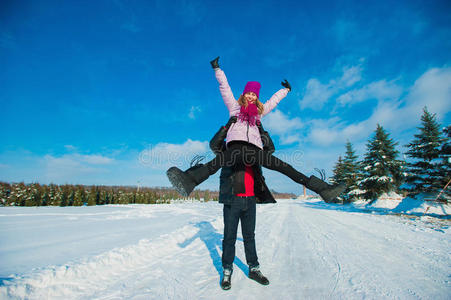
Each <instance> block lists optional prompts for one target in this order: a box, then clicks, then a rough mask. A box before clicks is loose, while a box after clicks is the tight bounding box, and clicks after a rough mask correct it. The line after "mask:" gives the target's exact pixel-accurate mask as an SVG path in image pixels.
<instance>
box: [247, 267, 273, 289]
mask: <svg viewBox="0 0 451 300" xmlns="http://www.w3.org/2000/svg"><path fill="white" fill-rule="evenodd" d="M249 278H250V279H253V280H255V281H257V282H258V283H260V284H263V285H268V284H269V280H268V278H266V277H265V276H263V274H262V272H261V271H260V267H259V266H256V267H251V268H249Z"/></svg>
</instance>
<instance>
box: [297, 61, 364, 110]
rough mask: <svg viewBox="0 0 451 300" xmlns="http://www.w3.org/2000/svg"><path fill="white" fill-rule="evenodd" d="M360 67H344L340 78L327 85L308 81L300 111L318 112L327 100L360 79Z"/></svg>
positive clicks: (316, 81) (317, 81)
mask: <svg viewBox="0 0 451 300" xmlns="http://www.w3.org/2000/svg"><path fill="white" fill-rule="evenodd" d="M361 73H362V67H361V66H360V65H357V66H352V67H344V68H343V69H342V75H341V77H338V78H334V79H331V80H330V81H329V82H328V83H326V84H324V83H321V82H320V81H319V80H318V79H316V78H312V79H309V80H308V82H307V86H306V91H305V93H304V97H303V98H302V100H301V101H300V106H301V108H302V109H304V108H311V109H314V110H320V109H321V108H323V106H324V104H325V103H326V102H327V101H329V99H330V98H331V97H332V96H333V95H335V94H337V93H338V92H340V91H343V90H344V89H347V88H349V87H351V86H353V85H354V84H355V83H357V82H359V81H360V80H361V79H362V76H361Z"/></svg>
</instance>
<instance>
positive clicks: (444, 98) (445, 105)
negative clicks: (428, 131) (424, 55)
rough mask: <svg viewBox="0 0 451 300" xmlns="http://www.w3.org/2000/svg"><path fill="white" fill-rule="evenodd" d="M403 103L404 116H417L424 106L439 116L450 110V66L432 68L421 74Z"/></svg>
mask: <svg viewBox="0 0 451 300" xmlns="http://www.w3.org/2000/svg"><path fill="white" fill-rule="evenodd" d="M405 103H406V107H405V108H404V110H405V111H406V113H407V114H406V117H413V116H415V115H416V116H418V113H421V111H422V109H423V107H424V106H427V107H428V110H429V111H430V112H432V113H436V114H437V116H438V117H439V118H441V117H443V116H444V115H445V114H446V113H448V112H449V111H450V110H451V67H444V68H433V69H430V70H428V71H427V72H425V73H424V74H423V75H421V77H420V78H418V79H417V80H416V81H415V84H414V85H413V87H412V88H411V89H410V91H409V94H408V96H407V97H406V101H405ZM417 119H418V117H417Z"/></svg>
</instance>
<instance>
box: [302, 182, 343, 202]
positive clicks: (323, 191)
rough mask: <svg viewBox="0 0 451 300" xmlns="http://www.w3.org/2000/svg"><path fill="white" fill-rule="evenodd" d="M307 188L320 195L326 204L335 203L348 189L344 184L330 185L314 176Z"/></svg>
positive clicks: (306, 185)
mask: <svg viewBox="0 0 451 300" xmlns="http://www.w3.org/2000/svg"><path fill="white" fill-rule="evenodd" d="M305 187H306V188H308V189H309V190H312V191H314V192H315V193H317V194H318V195H320V196H321V198H323V200H324V201H326V202H332V201H334V200H335V199H336V198H337V197H338V196H339V195H340V194H341V193H343V192H344V190H345V189H346V186H345V185H344V184H339V185H330V184H328V183H327V182H325V181H323V180H321V179H319V178H318V177H316V176H314V175H312V176H310V178H309V180H308V181H307V183H306V184H305Z"/></svg>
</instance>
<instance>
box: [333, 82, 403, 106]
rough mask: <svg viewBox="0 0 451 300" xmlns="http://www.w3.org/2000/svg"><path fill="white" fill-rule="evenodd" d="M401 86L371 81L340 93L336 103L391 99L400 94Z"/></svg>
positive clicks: (345, 103)
mask: <svg viewBox="0 0 451 300" xmlns="http://www.w3.org/2000/svg"><path fill="white" fill-rule="evenodd" d="M401 93H402V88H401V87H400V86H398V85H396V84H395V83H394V82H387V81H386V80H380V81H376V82H372V83H370V84H368V85H365V86H363V87H362V88H359V89H354V90H351V91H349V92H346V93H344V94H342V95H340V96H339V97H338V98H337V103H338V104H340V105H342V106H345V105H352V104H355V103H359V102H363V101H366V100H368V99H378V100H384V101H385V100H393V99H398V98H399V97H400V96H401Z"/></svg>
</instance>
